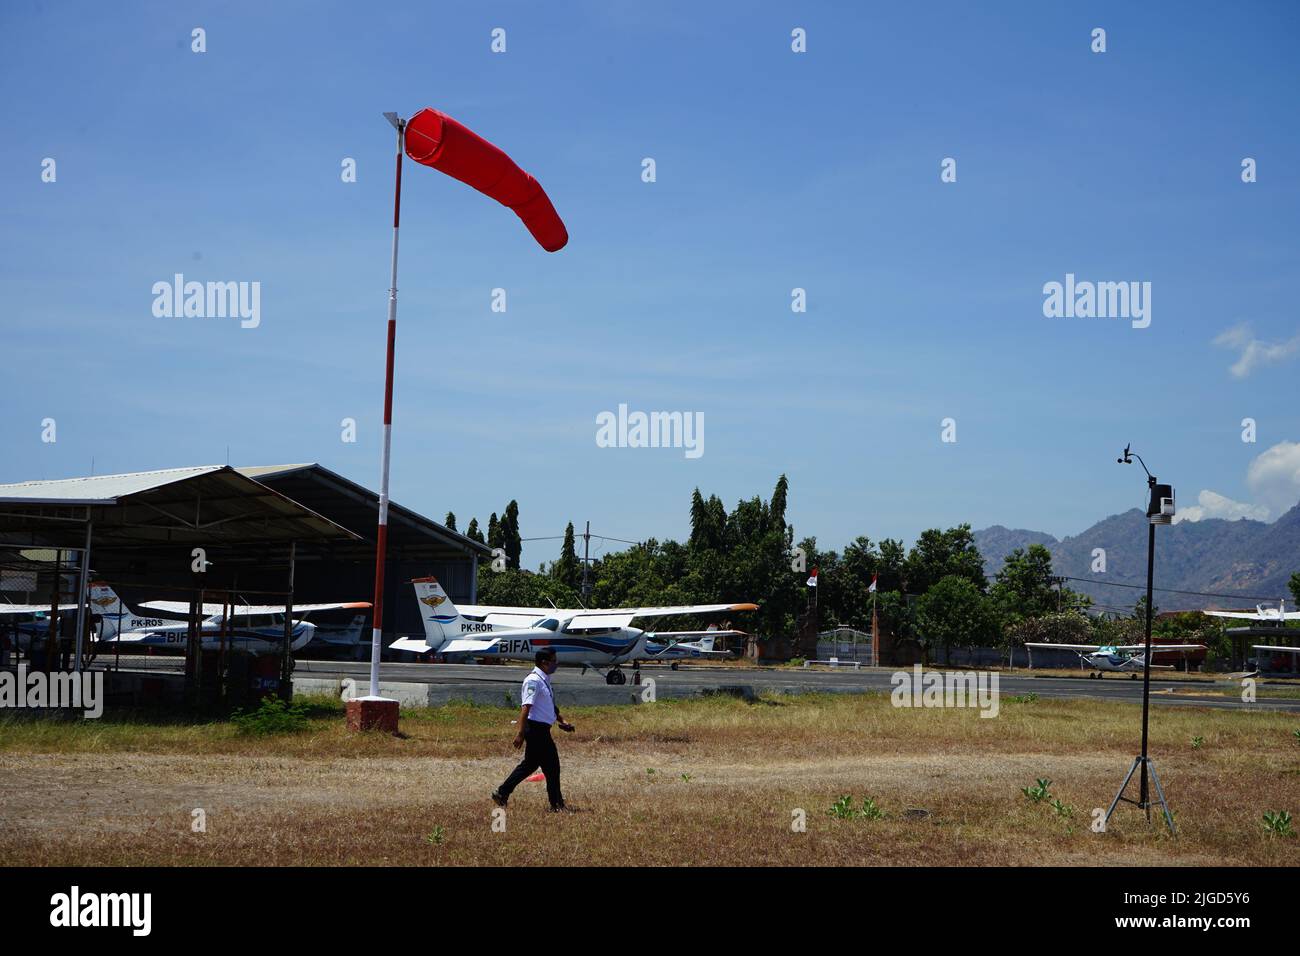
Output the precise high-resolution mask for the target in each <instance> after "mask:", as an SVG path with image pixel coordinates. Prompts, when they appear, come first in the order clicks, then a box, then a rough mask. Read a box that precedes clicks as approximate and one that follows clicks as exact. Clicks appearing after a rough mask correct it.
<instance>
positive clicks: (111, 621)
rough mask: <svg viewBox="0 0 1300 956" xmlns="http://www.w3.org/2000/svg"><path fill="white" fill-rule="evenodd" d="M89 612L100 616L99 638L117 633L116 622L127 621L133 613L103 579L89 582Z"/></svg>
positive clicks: (102, 639)
mask: <svg viewBox="0 0 1300 956" xmlns="http://www.w3.org/2000/svg"><path fill="white" fill-rule="evenodd" d="M90 606H91V609H92V611H91V613H93V614H98V615H99V616H100V619H101V620H100V624H99V639H100V640H101V641H104V640H107V639H109V638H110V637H113V636H114V635H115V634H117V630H118V622H119V621H129V620H130V619H131V618H132V617H133V616H134V615H133V614H132V613H131V609H130V608H129V607H127V606H126V604H125V603H124V602H123V601H122V599H121V598H120V597H118V596H117V592H116V591H114V590H113V589H112V588H111V587H109V586H108V584H107V582H104V581H92V582H91V583H90Z"/></svg>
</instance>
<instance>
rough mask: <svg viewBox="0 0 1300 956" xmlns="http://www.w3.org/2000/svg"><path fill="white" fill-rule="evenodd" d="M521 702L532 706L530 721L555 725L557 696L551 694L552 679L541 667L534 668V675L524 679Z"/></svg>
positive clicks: (529, 715)
mask: <svg viewBox="0 0 1300 956" xmlns="http://www.w3.org/2000/svg"><path fill="white" fill-rule="evenodd" d="M519 702H520V703H521V704H532V707H531V709H529V711H528V719H529V720H535V721H537V722H538V723H541V724H553V723H555V696H554V695H553V694H552V693H551V679H550V678H549V677H547V676H546V674H545V672H543V671H542V669H541V668H540V667H534V668H533V670H532V673H530V674H529V675H528V676H527V677H525V678H524V686H523V690H521V691H520V693H519Z"/></svg>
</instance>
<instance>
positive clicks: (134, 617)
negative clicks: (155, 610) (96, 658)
mask: <svg viewBox="0 0 1300 956" xmlns="http://www.w3.org/2000/svg"><path fill="white" fill-rule="evenodd" d="M89 590H90V595H89V599H88V601H87V605H86V606H87V609H88V610H89V612H90V614H91V615H92V617H95V618H98V619H99V627H98V634H99V639H100V640H103V639H104V637H105V635H108V636H111V635H113V634H116V633H117V632H118V631H119V630H129V629H135V628H143V627H156V626H161V625H166V624H175V623H176V622H175V620H173V619H170V618H161V617H141V616H140V615H138V614H135V613H133V612H132V611H131V610H130V608H128V607H127V606H126V605H125V604H123V603H122V601H121V599H119V598H118V596H117V595H116V594H115V593H114V592H113V589H112V588H110V587H109V586H108V585H107V584H105V583H104V582H103V581H92V582H91V583H90V587H89ZM66 596H67V595H65V597H66ZM50 610H51V605H49V604H0V625H3V624H4V623H5V619H8V623H9V624H10V625H11V626H15V627H16V629H17V638H18V646H19V647H20V648H27V647H29V646H30V644H31V642H32V640H33V639H35V640H36V642H37V645H38V646H39V645H40V644H41V642H43V641H44V640H45V639H46V637H47V636H48V634H49V630H50ZM76 610H77V605H75V604H62V603H60V604H59V606H58V612H59V614H61V615H62V614H65V613H72V612H75V611H76Z"/></svg>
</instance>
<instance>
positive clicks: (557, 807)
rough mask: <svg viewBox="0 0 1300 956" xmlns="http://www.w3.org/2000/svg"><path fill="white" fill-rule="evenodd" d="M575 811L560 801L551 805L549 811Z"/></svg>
mask: <svg viewBox="0 0 1300 956" xmlns="http://www.w3.org/2000/svg"><path fill="white" fill-rule="evenodd" d="M576 812H577V811H576V810H572V809H570V808H569V807H566V806H565V805H564V804H562V803H556V804H553V805H552V806H551V813H576Z"/></svg>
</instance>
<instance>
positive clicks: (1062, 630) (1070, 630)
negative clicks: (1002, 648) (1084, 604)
mask: <svg viewBox="0 0 1300 956" xmlns="http://www.w3.org/2000/svg"><path fill="white" fill-rule="evenodd" d="M1093 631H1094V627H1093V625H1092V623H1091V622H1090V621H1089V620H1088V618H1087V616H1086V615H1084V614H1082V613H1081V612H1079V611H1075V610H1069V611H1059V612H1058V611H1052V612H1051V613H1048V614H1042V615H1039V616H1037V617H1025V618H1022V619H1020V620H1018V621H1015V622H1013V623H1011V624H1010V625H1009V626H1008V627H1007V629H1006V631H1005V632H1004V633H1005V635H1006V639H1007V640H1006V643H1007V645H1008V646H1011V647H1023V646H1024V645H1025V644H1027V643H1039V644H1091V643H1094V641H1093V639H1092V638H1093Z"/></svg>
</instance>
